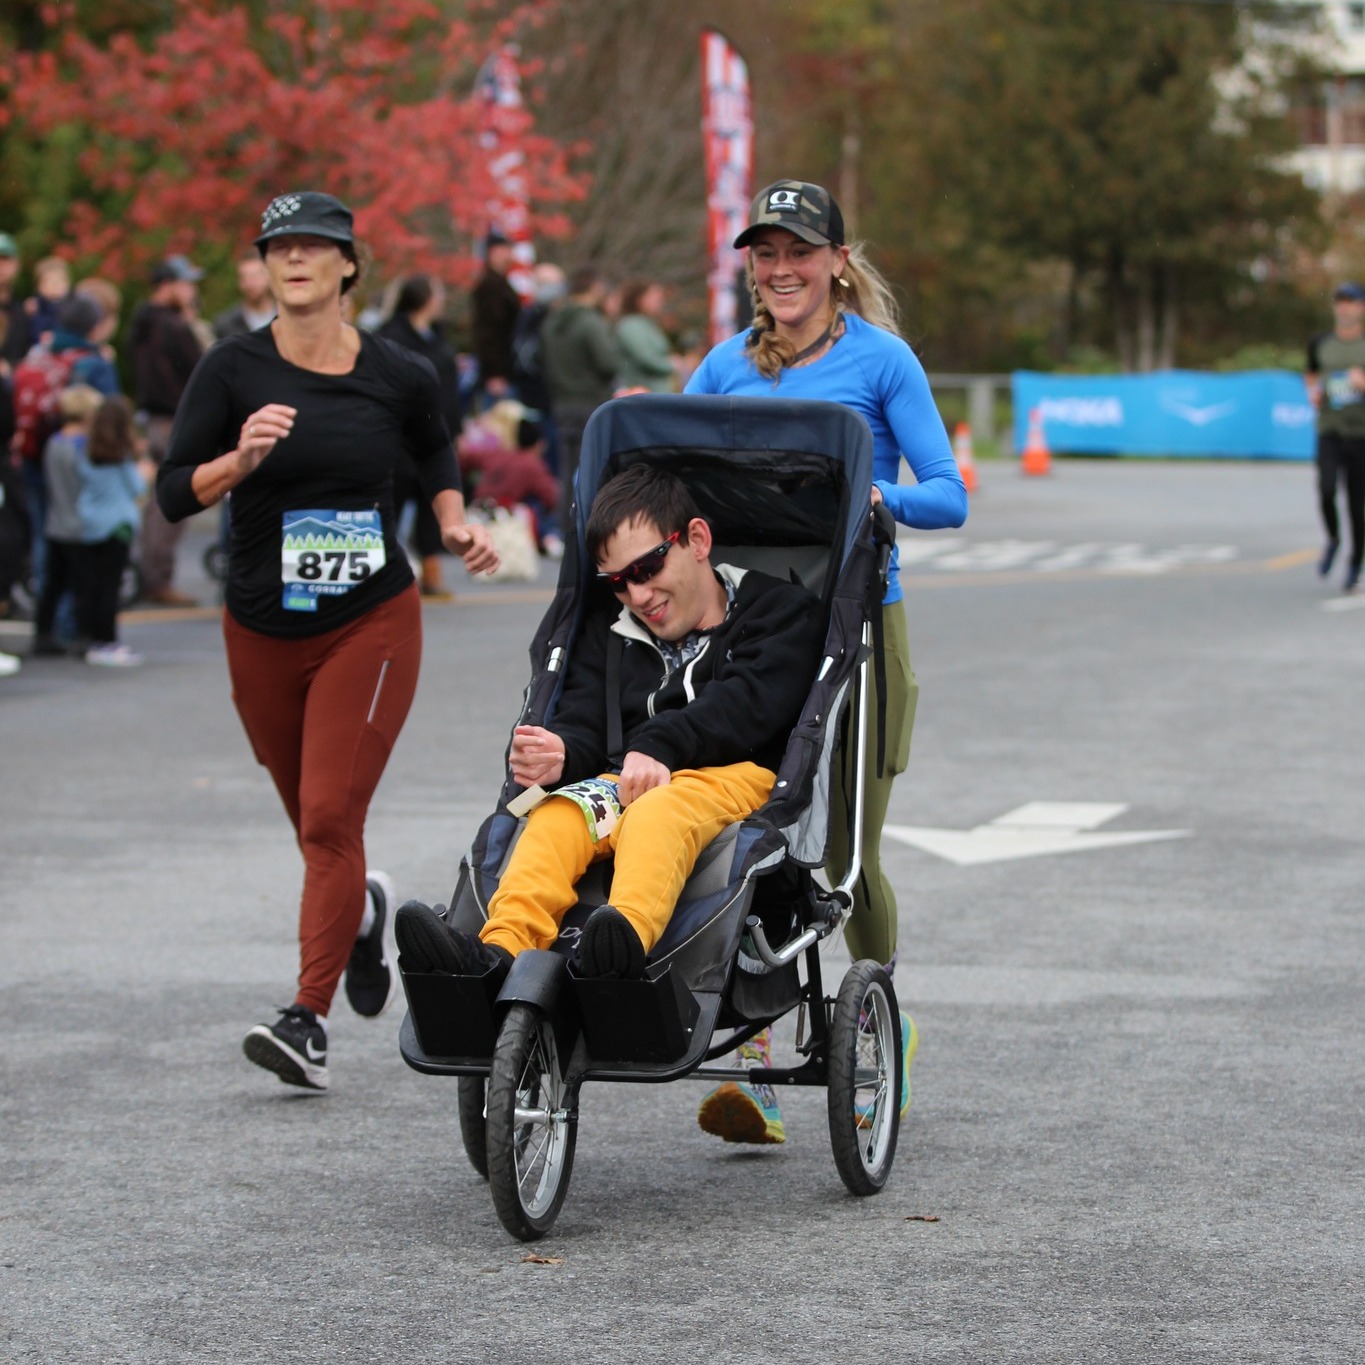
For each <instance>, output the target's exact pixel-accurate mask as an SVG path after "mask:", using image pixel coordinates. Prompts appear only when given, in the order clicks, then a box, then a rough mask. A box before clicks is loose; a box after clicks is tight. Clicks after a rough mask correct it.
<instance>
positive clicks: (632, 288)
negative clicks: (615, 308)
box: [621, 279, 655, 318]
mask: <svg viewBox="0 0 1365 1365" xmlns="http://www.w3.org/2000/svg"><path fill="white" fill-rule="evenodd" d="M654 283H655V282H654V281H653V280H644V279H635V280H627V281H626V282H625V284H623V285H622V286H621V316H622V317H625V318H628V317H629V316H630V315H631V314H632V313H638V312H639V311H640V300H641V299H643V298H644V296H645V295H646V294H648V293H649V291H650V290H651V289H653V288H654Z"/></svg>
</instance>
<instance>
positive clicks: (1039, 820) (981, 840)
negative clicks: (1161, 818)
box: [882, 801, 1191, 867]
mask: <svg viewBox="0 0 1365 1365" xmlns="http://www.w3.org/2000/svg"><path fill="white" fill-rule="evenodd" d="M1127 809H1128V807H1127V806H1126V805H1124V804H1122V803H1119V802H1107V801H1099V802H1096V801H1030V802H1028V804H1027V805H1023V806H1020V807H1019V808H1018V809H1017V810H1012V811H1009V812H1007V813H1006V814H1004V815H1002V816H1000V817H999V818H998V819H996V820H992V821H991V822H990V824H988V825H977V827H976V828H975V829H966V830H963V829H929V828H926V827H924V826H921V825H884V826H883V827H882V832H883V833H885V834H889V835H890V836H891V838H893V839H897V840H899V841H900V842H901V843H903V844H909V845H910V847H911V848H918V849H922V850H923V851H924V852H925V853H932V854H934V855H935V856H936V857H939V858H946V859H947V860H948V861H949V862H950V863H956V864H957V865H958V867H973V866H975V865H976V864H977V863H1002V862H1007V861H1008V860H1009V859H1011V858H1039V857H1042V856H1043V855H1044V854H1048V853H1086V852H1089V851H1091V850H1092V849H1097V848H1118V847H1121V846H1122V845H1124V844H1150V843H1155V842H1156V841H1157V840H1159V839H1184V838H1186V837H1187V836H1188V835H1189V834H1190V833H1191V831H1190V830H1188V829H1142V830H1123V831H1113V832H1111V833H1109V834H1092V833H1089V832H1088V831H1091V830H1094V829H1096V828H1098V827H1099V826H1100V825H1102V824H1104V823H1105V822H1106V821H1109V820H1112V819H1114V818H1115V817H1116V816H1119V815H1122V814H1123V812H1124V811H1126V810H1127Z"/></svg>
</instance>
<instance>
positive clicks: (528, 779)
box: [507, 725, 564, 787]
mask: <svg viewBox="0 0 1365 1365" xmlns="http://www.w3.org/2000/svg"><path fill="white" fill-rule="evenodd" d="M507 766H508V767H509V768H510V769H511V772H512V777H513V780H514V781H515V782H516V783H517V784H518V785H519V786H522V787H531V786H534V785H535V784H536V783H539V784H540V785H541V786H542V787H545V786H553V785H554V784H555V783H556V782H558V781H559V779H560V778H561V777H563V776H564V741H563V740H562V739H560V737H559V736H558V735H557V734H555V732H554V731H553V730H546V729H544V728H543V727H541V726H539V725H518V726H517V728H516V729H515V730H513V731H512V748H511V751H510V753H509V754H508V756H507Z"/></svg>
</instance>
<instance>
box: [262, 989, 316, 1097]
mask: <svg viewBox="0 0 1365 1365" xmlns="http://www.w3.org/2000/svg"><path fill="white" fill-rule="evenodd" d="M242 1051H243V1052H245V1053H246V1055H247V1058H248V1060H250V1061H253V1062H255V1063H256V1065H257V1066H263V1067H264V1068H265V1069H266V1070H267V1071H273V1072H274V1073H275V1074H276V1075H277V1076H278V1077H279V1078H280V1080H282V1081H283V1082H284V1083H285V1084H286V1085H298V1086H302V1087H303V1088H304V1089H305V1090H326V1089H327V1030H326V1029H325V1028H324V1027H323V1026H322V1022H321V1020H319V1019H318V1017H317V1015H316V1014H314V1013H313V1011H312V1010H310V1009H305V1008H304V1006H302V1005H290V1006H289V1008H288V1009H283V1010H281V1011H280V1017H279V1018H278V1019H277V1020H276V1021H275V1022H274V1023H273V1024H257V1025H256V1027H255V1028H254V1029H252V1030H251V1032H250V1033H248V1034H247V1036H246V1037H245V1038H244V1039H243V1040H242Z"/></svg>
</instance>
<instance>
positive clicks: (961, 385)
mask: <svg viewBox="0 0 1365 1365" xmlns="http://www.w3.org/2000/svg"><path fill="white" fill-rule="evenodd" d="M929 387H930V388H931V389H934V390H938V389H965V390H966V391H967V422H968V424H969V425H970V426H971V429H972V436H973V437H974V438H975V439H976V440H980V441H994V440H995V438H996V426H995V391H996V390H997V389H1004V390H1005V392H1006V393H1007V394H1008V393H1009V392H1010V376H1009V375H1007V374H931V375H930V376H929ZM1011 436H1012V433H1011V432H1010V431H1009V429H1008V428H1007V429H1006V430H1005V431H1004V433H1003V434H1002V436H1001V447H1000V452H1001V454H1002V455H1003V454H1007V453H1008V451H1007V450H1006V449H1005V447H1006V446H1007V445H1009V444H1010V441H1011Z"/></svg>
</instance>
